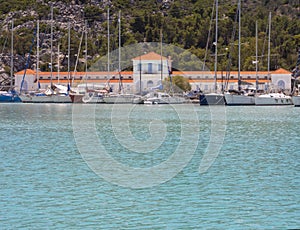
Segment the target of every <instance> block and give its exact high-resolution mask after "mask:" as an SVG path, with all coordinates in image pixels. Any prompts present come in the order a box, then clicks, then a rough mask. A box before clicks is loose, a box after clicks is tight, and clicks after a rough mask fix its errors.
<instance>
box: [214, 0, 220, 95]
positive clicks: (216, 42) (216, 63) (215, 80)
mask: <svg viewBox="0 0 300 230" xmlns="http://www.w3.org/2000/svg"><path fill="white" fill-rule="evenodd" d="M218 8H219V7H218V0H216V28H215V29H216V32H215V33H216V34H215V76H214V82H215V85H214V90H215V92H216V91H217V69H218V66H217V65H218Z"/></svg>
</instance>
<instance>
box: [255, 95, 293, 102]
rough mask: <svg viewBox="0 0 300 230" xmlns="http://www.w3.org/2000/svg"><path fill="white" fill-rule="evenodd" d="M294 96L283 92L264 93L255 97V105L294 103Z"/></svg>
mask: <svg viewBox="0 0 300 230" xmlns="http://www.w3.org/2000/svg"><path fill="white" fill-rule="evenodd" d="M292 104H293V102H292V97H290V96H287V95H285V94H283V93H268V94H262V95H260V96H258V97H256V98H255V105H292Z"/></svg>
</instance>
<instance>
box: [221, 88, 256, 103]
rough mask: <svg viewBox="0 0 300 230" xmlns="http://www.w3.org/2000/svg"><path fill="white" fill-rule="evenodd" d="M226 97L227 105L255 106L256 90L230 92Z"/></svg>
mask: <svg viewBox="0 0 300 230" xmlns="http://www.w3.org/2000/svg"><path fill="white" fill-rule="evenodd" d="M224 96H225V100H226V104H227V105H255V89H246V90H242V91H238V90H228V92H226V93H225V95H224Z"/></svg>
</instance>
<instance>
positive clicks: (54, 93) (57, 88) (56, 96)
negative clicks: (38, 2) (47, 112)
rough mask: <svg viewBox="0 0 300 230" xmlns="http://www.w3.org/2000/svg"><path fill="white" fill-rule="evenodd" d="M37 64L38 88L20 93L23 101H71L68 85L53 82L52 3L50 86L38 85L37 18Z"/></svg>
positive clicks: (38, 41)
mask: <svg viewBox="0 0 300 230" xmlns="http://www.w3.org/2000/svg"><path fill="white" fill-rule="evenodd" d="M36 36H37V61H36V62H37V64H36V75H37V76H36V78H37V84H38V90H37V91H35V92H27V93H25V94H21V95H20V98H21V100H22V102H23V103H71V98H70V97H69V92H68V87H66V86H63V85H60V84H53V5H52V6H51V40H50V43H51V44H50V45H51V51H50V52H51V63H50V70H51V74H50V86H49V87H48V88H47V89H46V90H44V91H42V90H40V86H39V47H40V44H39V43H40V40H39V20H38V21H37V35H36Z"/></svg>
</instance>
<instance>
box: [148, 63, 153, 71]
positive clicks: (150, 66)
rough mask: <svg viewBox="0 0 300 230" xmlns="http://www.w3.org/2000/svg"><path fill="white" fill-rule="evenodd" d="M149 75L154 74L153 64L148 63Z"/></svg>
mask: <svg viewBox="0 0 300 230" xmlns="http://www.w3.org/2000/svg"><path fill="white" fill-rule="evenodd" d="M148 73H153V70H152V63H148Z"/></svg>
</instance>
